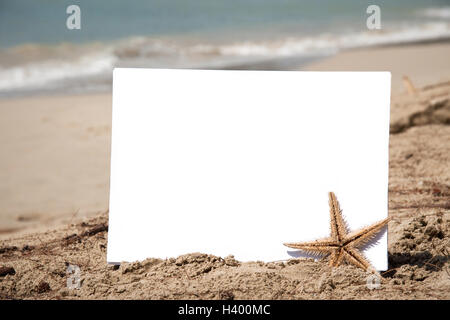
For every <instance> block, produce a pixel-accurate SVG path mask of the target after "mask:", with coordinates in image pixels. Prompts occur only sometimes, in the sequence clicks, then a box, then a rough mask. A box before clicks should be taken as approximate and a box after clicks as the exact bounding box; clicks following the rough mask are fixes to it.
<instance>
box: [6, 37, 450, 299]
mask: <svg viewBox="0 0 450 320" xmlns="http://www.w3.org/2000/svg"><path fill="white" fill-rule="evenodd" d="M376 50H377V53H376V56H377V57H379V59H380V61H381V59H382V57H384V56H385V55H388V53H391V54H392V57H394V58H390V59H389V61H390V62H389V61H386V62H385V63H386V65H385V66H386V70H393V79H394V86H395V85H397V86H398V87H397V89H396V90H394V92H393V95H392V106H391V136H390V172H389V216H390V217H392V221H391V222H390V223H389V229H388V250H389V270H388V271H386V272H383V273H382V278H381V283H380V286H379V287H378V288H377V289H370V288H369V287H368V286H367V277H368V274H367V273H365V272H364V271H362V270H359V269H357V268H355V267H353V266H350V265H344V266H340V267H338V268H333V269H332V268H330V267H329V266H328V264H327V260H326V259H324V260H321V261H318V262H314V261H313V260H298V259H297V260H294V259H293V260H288V261H282V262H271V263H263V262H245V263H243V262H240V261H236V260H235V259H234V258H233V257H232V256H230V257H215V256H212V255H206V254H203V253H191V254H188V255H185V256H181V257H173V258H171V259H167V260H160V259H147V260H145V261H142V262H134V263H123V264H122V265H121V266H120V267H117V266H116V267H115V266H109V265H107V264H106V245H107V240H106V239H107V225H108V217H107V209H108V176H109V144H110V117H111V106H110V104H111V99H110V96H109V95H94V96H91V95H80V96H71V97H63V96H61V97H59V96H54V97H38V98H21V99H9V100H3V101H0V130H1V132H0V133H1V134H0V145H1V146H2V157H1V158H0V191H1V192H0V215H1V221H2V222H1V226H0V229H1V230H0V237H1V238H0V298H1V299H9V298H11V299H22V298H23V299H114V298H117V299H450V264H449V250H450V240H449V239H450V238H449V234H450V184H449V181H450V170H449V163H450V126H449V124H450V72H449V71H450V65H449V64H450V62H449V61H448V60H449V59H446V60H445V59H443V60H439V59H437V58H436V59H431V60H427V59H430V58H433V57H435V56H439V54H441V53H442V52H444V54H445V52H447V51H446V50H448V45H447V44H433V45H432V44H429V45H421V46H407V47H388V48H377V49H376ZM373 54H374V52H373V51H372V50H357V51H350V52H346V53H343V54H341V55H338V56H336V57H333V58H330V59H329V60H328V63H330V66H332V65H334V64H335V63H336V62H335V61H337V60H339V59H344V60H345V59H348V58H349V55H350V56H351V58H352V59H353V62H354V64H353V66H357V65H358V64H360V65H361V68H363V67H364V68H369V69H371V68H373V65H371V64H370V62H373V61H374V60H371V59H369V58H368V57H370V56H372V55H373ZM414 54H415V55H417V56H420V57H422V58H423V59H417V61H421V62H420V63H419V62H417V63H416V64H409V65H407V64H406V63H404V68H403V69H402V67H401V66H402V64H403V62H402V61H403V60H405V59H408V58H409V57H411V56H412V55H414ZM405 55H406V56H405ZM447 56H448V55H447ZM358 59H360V60H358ZM395 59H397V60H395ZM342 61H343V60H342ZM364 61H365V62H366V65H364ZM388 62H389V63H390V64H389V63H388ZM326 63H327V61H321V62H319V64H320V65H321V67H322V68H325V69H326V68H327V67H326ZM423 64H427V65H429V69H427V68H426V67H425V66H424V65H423ZM317 66H318V65H316V67H315V68H318V67H317ZM313 67H314V66H311V68H313ZM390 68H391V69H390ZM396 68H397V69H396ZM330 69H331V67H330ZM395 70H396V71H395ZM436 70H439V72H437V73H436V74H434V72H435V71H436ZM403 74H407V75H408V76H409V77H410V79H411V81H412V82H413V83H414V85H415V86H416V87H417V93H416V94H408V93H406V92H404V88H403V87H402V82H401V76H402V75H403ZM433 75H434V78H433ZM445 75H447V78H446V77H445ZM395 79H397V80H398V81H397V80H395ZM428 79H434V80H435V81H428ZM396 81H397V82H396ZM395 83H397V84H395ZM70 265H77V266H78V267H79V268H80V272H81V277H80V282H79V283H80V288H79V289H69V288H68V287H67V280H68V279H69V280H70V279H71V278H70V275H69V274H68V273H67V268H68V266H70Z"/></svg>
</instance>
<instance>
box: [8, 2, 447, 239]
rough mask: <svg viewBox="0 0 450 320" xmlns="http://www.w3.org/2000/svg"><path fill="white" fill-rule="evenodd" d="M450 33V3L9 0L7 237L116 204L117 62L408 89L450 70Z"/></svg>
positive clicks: (399, 91) (440, 77) (435, 80)
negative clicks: (363, 80) (375, 19)
mask: <svg viewBox="0 0 450 320" xmlns="http://www.w3.org/2000/svg"><path fill="white" fill-rule="evenodd" d="M70 5H78V6H79V7H80V10H81V15H80V21H81V29H73V30H70V29H68V28H67V26H66V21H67V19H68V18H69V17H70V16H71V14H68V13H66V9H67V8H68V6H70ZM369 5H377V6H379V7H380V10H381V11H380V13H381V16H380V18H381V29H374V30H371V29H369V28H368V27H367V19H368V18H369V16H370V15H371V14H369V13H367V11H366V10H367V8H368V6H369ZM449 38H450V0H428V1H424V0H422V1H420V0H386V1H365V0H340V1H336V0H316V1H307V0H149V1H144V0H127V1H123V0H122V1H120V0H71V1H69V0H59V1H52V0H0V150H1V151H0V238H1V237H10V236H11V235H12V234H16V233H18V232H23V231H25V230H30V228H39V227H42V226H45V227H48V226H50V225H54V224H58V223H67V222H71V221H74V219H78V218H82V217H85V216H90V215H93V214H98V213H100V212H106V211H107V210H108V193H109V155H110V130H111V88H112V70H113V68H114V67H118V66H120V67H157V68H201V69H242V70H249V69H251V70H319V71H320V70H330V71H333V70H349V71H352V70H356V71H358V70H374V71H376V70H382V71H391V72H392V77H393V78H392V79H393V83H392V90H393V91H392V92H393V95H394V94H395V95H397V94H398V95H402V94H404V93H405V92H406V93H408V92H409V93H414V92H415V90H416V88H420V87H423V86H427V85H428V86H430V85H435V84H436V83H442V82H445V81H448V80H449V76H450V59H449V57H450V45H449V41H448V39H449ZM149 90H151V88H149ZM318 98H320V97H318Z"/></svg>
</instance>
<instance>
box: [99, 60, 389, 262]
mask: <svg viewBox="0 0 450 320" xmlns="http://www.w3.org/2000/svg"><path fill="white" fill-rule="evenodd" d="M389 101H390V73H388V72H281V71H280V72H279V71H209V70H164V69H121V68H119V69H115V70H114V81H113V123H112V156H111V157H112V158H111V192H110V212H109V235H108V253H107V261H108V262H109V263H118V262H121V261H135V260H143V259H145V258H149V257H159V258H167V257H176V256H178V255H181V254H186V253H191V252H202V253H208V254H214V255H218V256H222V257H223V256H227V255H229V254H233V255H234V256H235V257H236V259H239V260H241V261H255V260H262V261H274V260H281V259H288V258H290V257H291V254H294V255H295V252H292V249H289V248H287V247H285V246H283V245H282V244H283V243H284V242H300V241H306V240H314V239H316V238H320V237H326V236H328V235H329V208H328V192H329V191H333V192H335V194H336V196H337V198H338V200H339V202H340V204H341V209H343V213H344V216H345V217H346V219H347V221H348V224H349V226H350V229H357V228H360V227H362V226H365V225H368V224H371V223H374V222H376V221H378V220H381V219H384V218H386V217H387V213H388V145H389ZM365 253H366V256H367V258H368V259H369V260H370V261H371V262H372V264H373V265H374V267H375V268H377V269H378V270H385V269H386V268H387V237H386V235H385V234H384V235H383V236H381V238H380V239H379V241H378V243H377V244H376V245H374V246H373V247H371V248H369V249H368V250H366V251H365Z"/></svg>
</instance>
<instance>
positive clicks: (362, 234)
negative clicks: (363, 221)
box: [344, 218, 390, 248]
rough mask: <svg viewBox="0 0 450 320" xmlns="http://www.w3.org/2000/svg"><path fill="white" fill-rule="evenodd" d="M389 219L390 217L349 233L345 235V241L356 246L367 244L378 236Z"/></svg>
mask: <svg viewBox="0 0 450 320" xmlns="http://www.w3.org/2000/svg"><path fill="white" fill-rule="evenodd" d="M389 220H390V218H386V219H384V220H381V221H378V222H377V223H374V224H372V225H370V226H368V227H364V228H361V229H359V230H357V231H355V232H352V233H350V234H348V235H347V236H346V237H345V240H344V243H345V244H349V245H350V246H352V247H355V248H356V247H361V246H363V245H365V244H367V243H368V242H370V241H371V240H373V239H374V238H375V237H376V235H377V234H378V233H379V232H380V231H381V230H382V229H383V228H384V226H385V225H386V224H387V223H388V222H389Z"/></svg>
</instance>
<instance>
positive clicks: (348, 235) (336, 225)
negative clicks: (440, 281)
mask: <svg viewBox="0 0 450 320" xmlns="http://www.w3.org/2000/svg"><path fill="white" fill-rule="evenodd" d="M329 205H330V225H331V236H330V237H329V238H325V239H320V240H316V241H310V242H299V243H284V245H285V246H287V247H289V248H294V249H301V250H303V251H305V252H307V253H311V254H316V255H330V266H332V267H337V266H339V265H340V264H342V262H343V261H346V262H348V263H350V264H353V265H355V266H357V267H359V268H362V269H364V270H366V271H371V272H376V271H375V268H373V267H372V265H371V264H370V262H369V261H368V260H367V259H366V258H365V257H364V255H363V254H362V253H361V252H360V250H359V249H358V248H360V247H361V246H363V245H364V244H367V243H368V242H369V241H371V240H373V239H374V237H375V236H376V235H377V234H378V232H380V231H381V230H382V229H383V227H384V226H385V225H386V224H387V223H388V222H389V220H390V218H386V219H384V220H381V221H379V222H377V223H374V224H372V225H370V226H368V227H364V228H361V229H359V230H357V231H354V232H349V231H348V227H347V223H346V222H345V220H344V218H343V217H342V210H341V209H340V208H339V202H338V201H337V199H336V196H335V194H334V193H333V192H330V193H329Z"/></svg>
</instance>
